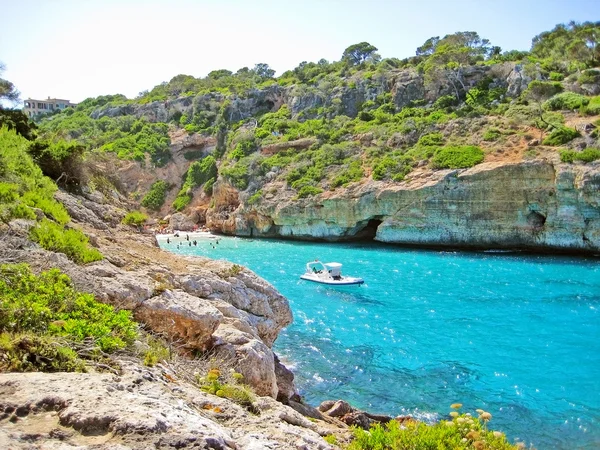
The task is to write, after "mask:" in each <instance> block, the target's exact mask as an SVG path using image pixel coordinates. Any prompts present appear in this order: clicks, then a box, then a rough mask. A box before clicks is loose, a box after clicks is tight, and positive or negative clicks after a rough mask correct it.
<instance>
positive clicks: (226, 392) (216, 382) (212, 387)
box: [196, 368, 255, 409]
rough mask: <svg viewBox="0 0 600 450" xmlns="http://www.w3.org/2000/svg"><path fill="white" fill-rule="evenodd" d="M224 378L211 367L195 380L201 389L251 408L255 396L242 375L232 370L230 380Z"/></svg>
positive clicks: (218, 371) (217, 370)
mask: <svg viewBox="0 0 600 450" xmlns="http://www.w3.org/2000/svg"><path fill="white" fill-rule="evenodd" d="M224 378H225V377H223V375H222V374H221V371H220V370H219V369H216V368H213V369H210V370H209V371H208V373H207V374H206V375H205V376H204V377H197V379H196V381H197V383H198V384H199V385H200V389H202V390H203V391H205V392H208V393H209V394H213V395H216V396H217V397H223V398H227V399H229V400H231V401H233V402H235V403H237V404H238V405H241V406H244V407H245V408H249V409H251V408H252V404H253V402H254V400H255V398H254V394H253V393H252V391H251V390H250V388H249V387H247V386H246V385H244V384H243V380H244V376H243V375H242V374H241V373H238V372H235V371H233V372H232V373H231V379H232V380H233V381H232V382H227V381H225V379H224Z"/></svg>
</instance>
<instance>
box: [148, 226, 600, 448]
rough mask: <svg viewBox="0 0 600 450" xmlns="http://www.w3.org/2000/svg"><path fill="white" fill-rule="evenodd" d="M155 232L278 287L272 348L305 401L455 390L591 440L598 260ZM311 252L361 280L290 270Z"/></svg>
mask: <svg viewBox="0 0 600 450" xmlns="http://www.w3.org/2000/svg"><path fill="white" fill-rule="evenodd" d="M190 236H193V235H190ZM159 242H160V244H161V246H162V247H163V248H165V249H167V250H170V251H173V252H175V253H179V254H185V255H198V256H206V257H209V258H212V259H224V260H228V261H231V262H234V263H237V264H241V265H244V266H246V267H248V268H250V269H251V270H253V271H255V272H256V273H257V274H258V275H260V276H261V277H263V278H265V279H266V280H268V281H269V282H270V283H271V284H273V285H274V286H275V287H276V288H277V289H278V290H279V291H280V292H281V293H282V294H283V295H284V296H286V297H287V298H288V299H289V301H290V306H291V308H292V311H293V314H294V323H293V324H292V325H290V326H289V327H288V328H287V329H285V330H283V331H282V333H281V334H280V336H279V338H278V340H277V341H276V343H275V346H274V350H275V352H276V353H277V354H278V355H279V356H280V357H281V359H282V361H283V362H284V363H285V364H286V365H288V366H290V367H291V368H292V369H293V371H294V372H295V374H296V384H297V386H298V388H299V389H300V392H301V394H302V396H303V397H304V398H305V400H306V401H307V402H308V403H311V404H314V405H317V404H319V403H320V402H321V401H323V400H326V399H345V400H347V401H349V402H350V403H351V404H353V405H354V406H356V407H358V408H361V409H366V410H368V411H371V412H377V413H385V414H390V415H404V414H411V415H413V416H416V417H418V418H421V419H423V420H428V421H435V420H438V419H441V418H444V417H446V415H447V413H448V412H449V411H450V409H449V405H450V404H452V403H456V402H459V403H462V404H463V408H462V410H463V411H464V412H471V413H472V414H474V415H475V414H476V413H475V409H477V408H481V409H485V410H486V411H489V412H490V413H491V414H492V415H493V419H492V421H491V423H490V427H491V428H493V429H499V430H501V431H503V432H505V433H507V436H508V438H509V439H510V440H511V441H514V440H515V439H520V440H522V441H524V442H525V443H526V444H527V445H529V444H533V445H534V446H535V447H536V448H538V449H555V448H556V449H573V448H580V449H592V448H600V423H599V421H600V323H599V313H598V309H599V308H600V267H599V262H600V260H599V259H595V258H575V257H567V256H547V255H531V254H524V253H506V252H458V251H456V252H454V251H434V250H414V249H406V248H402V247H396V246H389V245H381V244H377V243H372V242H369V243H353V244H325V243H307V242H292V241H277V240H262V239H261V240H256V239H254V240H253V239H241V238H232V237H219V240H218V244H217V241H216V240H215V239H198V245H197V246H191V247H190V246H189V245H188V242H187V241H186V240H185V235H182V236H181V237H180V238H175V239H173V238H171V242H170V244H166V241H165V238H164V237H160V238H159ZM178 243H179V244H180V245H179V246H178ZM315 259H319V260H321V261H336V262H340V263H343V264H344V267H343V272H344V273H345V274H347V275H351V276H360V277H362V278H364V279H365V285H363V286H361V287H358V286H354V287H346V288H330V287H326V286H322V285H318V284H314V283H310V282H308V281H303V280H300V279H299V276H300V275H301V274H302V273H303V272H304V268H305V264H306V263H307V262H308V261H313V260H315Z"/></svg>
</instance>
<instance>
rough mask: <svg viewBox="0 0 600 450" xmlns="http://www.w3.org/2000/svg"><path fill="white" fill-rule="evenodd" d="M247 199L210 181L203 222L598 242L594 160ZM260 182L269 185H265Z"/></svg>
mask: <svg viewBox="0 0 600 450" xmlns="http://www.w3.org/2000/svg"><path fill="white" fill-rule="evenodd" d="M270 188H271V189H270V190H271V191H273V192H277V195H274V194H267V195H266V196H265V198H264V200H263V201H262V202H260V204H259V205H252V206H248V205H246V204H244V203H243V202H240V201H239V200H238V198H237V195H236V193H237V191H236V190H235V189H234V188H233V187H231V186H229V185H228V184H226V183H221V184H219V185H218V186H215V189H214V192H215V208H214V210H211V211H209V213H208V215H207V223H208V225H209V227H211V228H212V229H215V230H219V231H221V232H223V233H226V234H236V235H242V236H269V237H284V238H294V239H321V240H329V241H339V240H351V239H360V238H362V239H374V240H377V241H381V242H387V243H394V244H409V245H427V246H449V247H472V248H529V249H534V250H565V251H576V252H583V253H597V252H598V251H600V195H599V191H600V165H598V164H595V165H567V164H561V163H560V162H558V161H557V160H556V159H555V160H554V161H552V160H538V161H530V162H527V161H525V162H518V163H499V162H496V163H494V162H490V163H484V164H480V165H478V166H476V167H474V168H471V169H461V170H442V171H435V172H432V171H428V170H424V169H423V170H417V171H415V172H413V173H412V174H411V175H410V179H409V180H408V181H407V182H405V183H401V184H398V183H384V182H375V181H367V182H363V183H356V184H354V185H351V186H350V187H348V188H347V189H344V190H336V191H333V192H329V193H324V194H323V195H322V196H320V197H317V198H316V197H312V198H308V199H296V197H295V196H294V193H293V192H292V191H291V190H289V189H288V190H287V191H286V187H285V185H279V186H271V187H270ZM266 190H269V187H267V189H266Z"/></svg>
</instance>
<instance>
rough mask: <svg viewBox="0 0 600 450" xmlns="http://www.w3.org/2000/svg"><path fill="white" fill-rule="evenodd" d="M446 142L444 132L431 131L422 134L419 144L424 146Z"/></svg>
mask: <svg viewBox="0 0 600 450" xmlns="http://www.w3.org/2000/svg"><path fill="white" fill-rule="evenodd" d="M443 144H444V136H442V133H429V134H425V135H423V136H421V137H420V138H419V141H418V142H417V145H423V146H436V147H437V146H439V145H443Z"/></svg>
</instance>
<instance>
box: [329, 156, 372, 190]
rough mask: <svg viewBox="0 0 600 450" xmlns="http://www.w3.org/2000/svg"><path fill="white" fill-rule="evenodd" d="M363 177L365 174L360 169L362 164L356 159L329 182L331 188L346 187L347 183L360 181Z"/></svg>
mask: <svg viewBox="0 0 600 450" xmlns="http://www.w3.org/2000/svg"><path fill="white" fill-rule="evenodd" d="M364 176H365V172H364V171H363V169H362V163H361V161H360V160H359V159H357V160H354V161H352V162H351V163H350V164H348V166H347V167H345V168H344V169H342V173H341V174H339V175H337V176H336V177H335V178H334V179H333V181H332V182H331V187H333V188H336V187H338V186H346V185H347V184H348V183H352V182H355V181H360V180H361V179H362V178H363V177H364Z"/></svg>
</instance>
